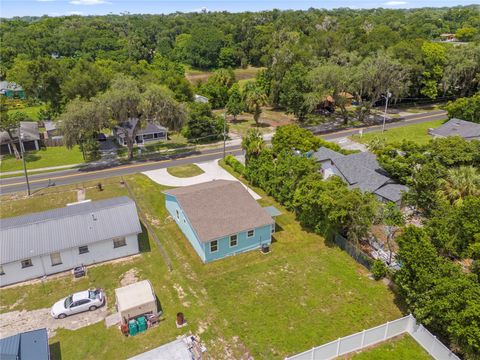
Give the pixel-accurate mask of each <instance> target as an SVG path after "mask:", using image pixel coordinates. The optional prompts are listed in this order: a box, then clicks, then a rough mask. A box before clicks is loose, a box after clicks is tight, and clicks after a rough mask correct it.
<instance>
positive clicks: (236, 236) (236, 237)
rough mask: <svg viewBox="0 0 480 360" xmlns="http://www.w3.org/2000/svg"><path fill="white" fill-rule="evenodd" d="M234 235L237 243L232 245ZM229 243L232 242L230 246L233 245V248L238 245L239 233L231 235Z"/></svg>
mask: <svg viewBox="0 0 480 360" xmlns="http://www.w3.org/2000/svg"><path fill="white" fill-rule="evenodd" d="M233 236H235V245H232V237H233ZM229 244H230V247H231V248H232V247H237V246H238V235H237V234H234V235H230V238H229Z"/></svg>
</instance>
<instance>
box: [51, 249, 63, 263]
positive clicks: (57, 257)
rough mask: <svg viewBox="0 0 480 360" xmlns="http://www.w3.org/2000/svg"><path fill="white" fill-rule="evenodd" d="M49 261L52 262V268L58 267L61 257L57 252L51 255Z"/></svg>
mask: <svg viewBox="0 0 480 360" xmlns="http://www.w3.org/2000/svg"><path fill="white" fill-rule="evenodd" d="M50 261H51V262H52V266H55V265H60V264H61V263H62V257H61V256H60V253H59V252H56V253H51V254H50Z"/></svg>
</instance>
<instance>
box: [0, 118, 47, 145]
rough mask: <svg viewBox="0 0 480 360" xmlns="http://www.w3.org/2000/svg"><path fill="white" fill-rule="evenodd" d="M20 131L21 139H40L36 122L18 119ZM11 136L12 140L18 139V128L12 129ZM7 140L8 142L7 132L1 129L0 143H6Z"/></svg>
mask: <svg viewBox="0 0 480 360" xmlns="http://www.w3.org/2000/svg"><path fill="white" fill-rule="evenodd" d="M20 133H21V134H22V135H23V141H32V140H40V133H39V132H38V124H37V123H36V122H34V121H20ZM12 137H13V140H14V141H18V129H12ZM8 142H10V137H9V136H8V133H7V132H6V131H1V132H0V143H1V144H6V143H8Z"/></svg>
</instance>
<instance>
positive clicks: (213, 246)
mask: <svg viewBox="0 0 480 360" xmlns="http://www.w3.org/2000/svg"><path fill="white" fill-rule="evenodd" d="M216 251H218V240H213V241H212V242H211V243H210V252H211V253H213V252H216Z"/></svg>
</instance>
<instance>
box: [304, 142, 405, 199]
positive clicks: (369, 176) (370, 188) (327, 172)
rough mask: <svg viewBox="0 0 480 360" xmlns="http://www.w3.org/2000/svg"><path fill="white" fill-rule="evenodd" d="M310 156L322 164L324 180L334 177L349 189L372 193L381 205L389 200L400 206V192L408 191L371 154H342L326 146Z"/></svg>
mask: <svg viewBox="0 0 480 360" xmlns="http://www.w3.org/2000/svg"><path fill="white" fill-rule="evenodd" d="M312 157H313V158H314V159H315V160H316V161H317V162H318V163H320V165H321V172H322V174H323V178H324V179H327V178H329V177H330V176H332V175H337V176H339V177H340V178H342V179H343V181H345V182H346V183H347V184H348V185H349V187H350V188H359V189H360V190H361V191H362V192H371V193H373V194H374V195H375V196H376V197H377V198H378V199H379V200H381V201H383V202H389V201H392V202H394V203H396V204H397V205H398V206H400V205H401V200H402V192H405V191H407V190H408V188H407V187H406V186H405V185H401V184H397V183H395V181H394V180H392V179H390V178H389V177H388V174H387V173H386V172H385V170H383V169H382V168H381V167H380V165H379V164H378V162H377V157H376V156H375V155H374V154H372V153H370V152H360V153H356V154H350V155H343V154H340V153H338V152H336V151H333V150H331V149H328V148H326V147H321V148H320V149H318V151H317V152H315V153H313V155H312Z"/></svg>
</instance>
